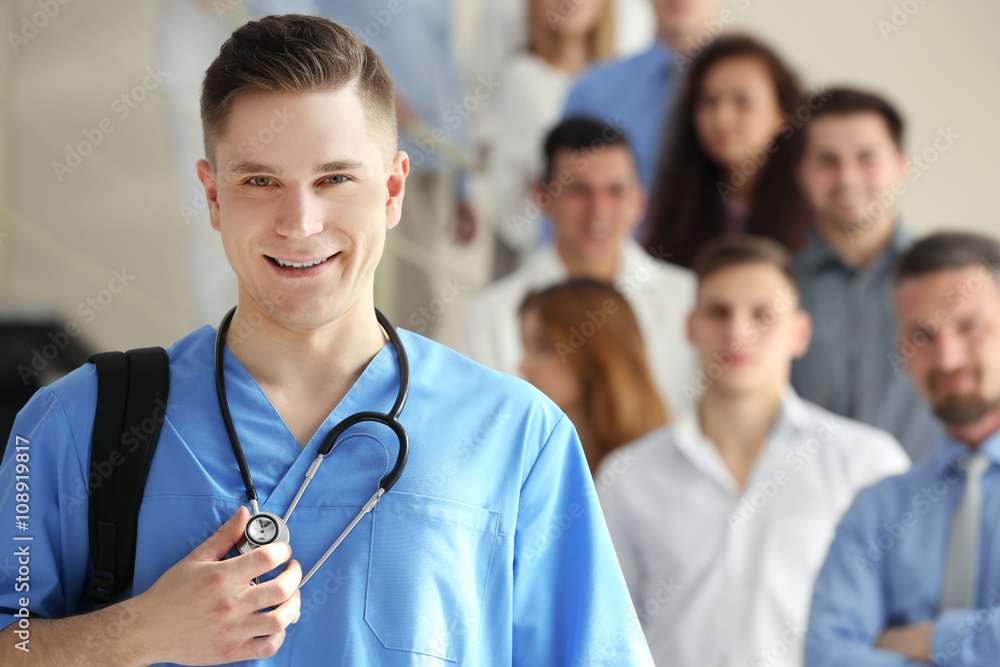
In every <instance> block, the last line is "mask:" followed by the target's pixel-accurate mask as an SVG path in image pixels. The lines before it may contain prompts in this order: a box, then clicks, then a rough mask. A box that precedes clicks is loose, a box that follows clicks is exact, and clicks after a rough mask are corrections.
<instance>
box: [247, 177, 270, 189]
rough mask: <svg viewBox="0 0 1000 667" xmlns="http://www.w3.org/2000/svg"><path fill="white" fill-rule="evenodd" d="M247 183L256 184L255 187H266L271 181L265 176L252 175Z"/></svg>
mask: <svg viewBox="0 0 1000 667" xmlns="http://www.w3.org/2000/svg"><path fill="white" fill-rule="evenodd" d="M249 183H251V184H253V185H256V186H257V187H261V188H266V187H267V186H268V185H271V183H273V181H272V180H271V179H270V178H268V177H267V176H254V177H252V178H251V179H250V180H249Z"/></svg>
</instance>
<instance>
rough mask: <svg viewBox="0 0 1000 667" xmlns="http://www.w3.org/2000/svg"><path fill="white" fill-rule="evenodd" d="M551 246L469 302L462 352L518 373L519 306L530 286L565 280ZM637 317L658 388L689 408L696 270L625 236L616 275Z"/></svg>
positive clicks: (672, 406) (674, 407)
mask: <svg viewBox="0 0 1000 667" xmlns="http://www.w3.org/2000/svg"><path fill="white" fill-rule="evenodd" d="M567 277H568V276H567V273H566V267H565V265H564V264H563V263H562V260H561V259H560V258H559V253H558V252H556V249H555V247H554V246H553V245H552V244H548V245H545V246H542V247H541V248H539V249H538V250H536V251H535V252H534V253H532V254H531V255H530V256H529V257H528V258H527V259H526V260H525V262H524V264H523V265H522V266H521V267H520V268H519V269H517V270H516V271H514V272H513V273H511V274H510V275H508V276H506V277H504V278H503V279H501V280H499V281H498V282H496V283H495V284H493V285H490V286H489V287H488V288H486V289H485V290H484V291H483V292H482V293H481V294H480V295H479V296H477V297H476V300H475V301H474V302H473V304H472V306H471V307H470V308H469V314H468V318H467V320H466V326H465V334H464V336H463V339H462V342H461V344H460V346H459V348H458V349H459V351H460V352H462V353H463V354H465V355H466V356H468V357H469V358H470V359H472V360H474V361H478V362H479V363H481V364H483V365H484V366H488V367H490V368H494V369H496V370H499V371H503V372H505V373H510V374H511V375H517V374H518V365H519V364H520V363H521V355H522V353H523V346H522V344H521V329H520V322H519V320H518V315H517V310H518V308H520V306H521V302H522V301H523V300H524V297H525V296H526V295H527V294H528V292H529V291H530V290H533V289H545V288H546V287H550V286H551V285H554V284H556V283H558V282H561V281H563V280H566V279H567ZM614 286H615V288H616V289H617V290H618V291H619V292H621V293H622V296H624V297H625V299H626V301H628V303H629V306H630V307H631V308H632V311H633V312H634V313H635V318H636V320H637V321H638V322H639V330H640V333H641V334H642V339H643V343H644V345H645V347H646V355H647V359H648V360H649V366H650V371H651V373H652V376H653V381H654V382H655V383H656V388H657V390H658V391H659V392H660V396H661V397H663V398H664V399H665V400H666V401H667V404H668V406H667V407H668V409H669V410H670V411H671V412H672V413H677V412H679V411H681V410H682V409H684V408H685V407H686V406H687V405H688V404H689V402H690V400H691V399H690V398H686V397H685V396H691V395H692V392H693V391H694V387H695V379H696V369H697V366H696V360H695V355H694V350H693V348H692V347H691V345H690V344H689V343H688V342H687V337H686V335H685V320H686V319H687V315H688V313H689V312H691V309H692V308H693V307H694V298H695V289H696V283H695V278H694V274H693V273H692V272H691V271H689V270H687V269H684V268H681V267H679V266H674V265H673V264H667V263H666V262H662V261H660V260H657V259H654V258H653V257H651V256H650V255H649V254H648V253H647V252H646V251H645V250H643V249H642V248H641V247H640V246H639V244H638V243H636V242H635V241H634V240H633V239H631V238H628V239H626V240H625V241H624V242H623V245H622V254H621V261H620V262H619V263H618V270H617V271H616V272H615V278H614Z"/></svg>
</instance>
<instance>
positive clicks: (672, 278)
mask: <svg viewBox="0 0 1000 667" xmlns="http://www.w3.org/2000/svg"><path fill="white" fill-rule="evenodd" d="M622 254H623V256H624V258H625V269H626V271H629V272H630V273H639V272H647V273H648V274H649V277H650V279H651V280H652V281H655V282H656V287H657V288H659V286H660V285H667V286H670V287H677V288H684V289H688V290H690V291H692V292H693V291H694V288H695V287H696V286H697V282H698V281H697V278H696V277H695V274H694V271H692V270H691V269H688V268H685V267H683V266H678V265H677V264H672V263H670V262H668V261H665V259H668V258H669V257H670V253H669V252H667V250H666V249H665V248H663V247H662V246H660V247H659V248H652V249H648V250H647V249H646V248H643V247H642V246H641V245H639V244H638V243H637V242H636V241H635V240H633V239H626V240H625V242H624V245H623V246H622ZM643 282H644V283H648V282H650V281H649V280H647V281H643ZM643 282H641V283H640V284H643Z"/></svg>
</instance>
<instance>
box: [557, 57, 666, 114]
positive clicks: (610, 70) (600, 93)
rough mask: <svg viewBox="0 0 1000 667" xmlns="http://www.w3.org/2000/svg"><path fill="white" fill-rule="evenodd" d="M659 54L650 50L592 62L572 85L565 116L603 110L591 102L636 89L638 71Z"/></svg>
mask: <svg viewBox="0 0 1000 667" xmlns="http://www.w3.org/2000/svg"><path fill="white" fill-rule="evenodd" d="M655 56H656V53H655V52H654V51H653V49H647V50H646V51H643V52H642V53H638V54H635V55H632V56H627V57H625V58H615V59H608V60H601V61H599V62H596V63H594V64H592V65H590V66H589V67H588V68H587V69H585V70H584V71H583V73H582V74H580V76H579V78H577V80H576V82H575V83H574V84H573V85H572V86H571V87H570V91H569V95H568V97H567V101H566V109H565V114H564V115H566V116H574V115H577V114H586V113H594V112H597V111H599V109H593V108H590V105H592V104H595V103H596V102H597V101H599V100H606V99H609V98H614V97H615V96H616V94H617V92H618V91H622V90H623V89H631V88H633V87H634V86H635V78H636V72H637V71H640V70H642V69H644V68H645V65H646V63H647V62H648V61H650V60H651V59H652V58H653V57H655Z"/></svg>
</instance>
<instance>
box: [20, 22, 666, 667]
mask: <svg viewBox="0 0 1000 667" xmlns="http://www.w3.org/2000/svg"><path fill="white" fill-rule="evenodd" d="M278 112H280V113H282V114H283V117H285V118H288V119H290V122H288V123H287V124H286V125H285V126H284V127H282V128H281V129H280V130H278V129H275V128H274V126H273V125H272V121H273V119H274V118H275V113H278ZM202 114H203V124H204V128H205V134H206V142H205V143H206V156H207V159H206V160H201V161H200V162H199V164H198V169H199V175H200V178H201V180H202V183H203V185H204V187H205V194H206V200H207V201H208V204H209V210H210V214H211V223H212V227H213V228H214V229H216V230H217V231H219V232H220V233H221V236H222V242H223V246H224V247H225V250H226V254H227V257H228V259H229V262H230V264H231V265H232V266H233V269H234V271H235V273H236V274H237V277H238V279H239V284H240V292H239V300H238V305H237V308H236V309H235V314H234V316H233V320H232V326H231V327H230V328H229V331H228V335H226V337H225V344H226V348H225V349H224V351H223V352H224V353H223V357H222V363H221V369H222V371H223V377H224V378H225V381H226V387H227V395H228V403H229V406H230V409H231V412H232V420H233V424H234V428H235V431H236V432H237V434H238V435H239V438H240V440H241V441H242V443H243V449H244V452H245V457H246V461H247V467H248V468H249V469H250V472H251V475H252V478H253V481H254V484H255V486H256V490H257V494H258V499H259V503H260V509H261V510H266V511H269V512H273V513H275V514H277V515H279V516H280V515H282V514H284V512H285V511H286V510H287V509H288V508H289V507H290V505H291V504H293V502H294V501H293V497H294V496H295V494H296V491H297V489H298V488H299V485H300V483H301V482H302V480H303V478H304V476H305V475H306V473H307V470H309V469H310V466H311V464H312V462H313V461H314V460H315V459H316V456H317V452H318V450H319V447H320V444H321V442H322V441H323V440H324V439H325V437H326V436H327V434H328V433H329V432H330V431H331V429H332V428H333V427H334V425H336V424H338V423H340V421H341V420H342V419H343V418H345V417H346V416H348V415H352V414H356V413H358V412H363V411H373V410H374V411H380V412H384V411H386V410H388V409H389V406H390V405H392V403H393V400H394V399H395V397H396V394H397V391H398V390H399V389H400V386H401V375H402V372H401V368H402V364H401V363H400V361H399V359H398V358H397V356H396V353H395V352H394V348H393V347H392V346H390V345H387V344H386V337H387V334H386V332H385V331H384V330H383V329H382V328H381V326H380V324H379V322H378V320H377V319H376V316H375V310H374V299H373V288H372V284H373V274H374V271H375V267H376V265H377V263H378V260H379V257H380V254H381V251H382V247H383V242H384V240H385V234H386V230H387V229H389V228H391V227H393V226H394V225H395V224H397V222H398V221H399V217H400V208H401V200H402V197H403V191H404V182H405V180H406V176H407V172H408V170H409V162H408V159H407V155H406V154H405V153H404V152H397V151H396V126H395V116H394V107H393V95H392V83H391V80H390V79H389V76H388V74H387V73H386V71H385V69H384V68H383V67H382V65H381V63H380V62H379V60H378V58H377V56H376V55H375V54H374V52H373V51H371V49H368V48H367V47H365V46H364V45H363V44H361V42H360V41H358V40H357V39H356V37H355V36H354V35H353V33H351V32H350V31H349V30H347V29H346V28H343V27H341V26H339V25H336V24H334V23H331V22H330V21H327V20H325V19H320V18H313V17H269V18H267V19H265V20H262V21H260V22H255V23H249V24H247V25H245V26H243V27H241V28H240V29H239V30H237V31H236V33H234V35H233V37H232V38H231V39H230V41H228V42H227V43H226V45H225V46H224V47H223V49H222V51H221V53H220V55H219V58H217V59H216V61H215V62H214V63H213V64H212V66H211V67H210V68H209V71H208V72H207V74H206V77H205V84H204V92H203V97H202ZM269 128H270V132H271V134H270V135H268V136H271V137H272V139H271V140H267V141H265V140H263V139H262V140H260V141H258V145H257V147H256V148H255V152H254V154H253V155H252V156H250V155H247V154H246V153H245V151H244V150H243V149H242V148H241V146H243V145H244V144H243V142H244V141H245V140H246V138H247V137H261V136H263V135H264V133H263V130H265V129H269ZM399 334H400V338H401V342H402V345H403V348H404V349H405V350H406V352H407V356H408V358H409V365H410V382H409V388H408V392H409V397H408V399H407V401H406V405H405V407H404V408H403V410H402V413H401V415H400V422H401V424H402V425H403V427H404V428H405V429H406V430H407V432H408V434H409V441H410V452H409V458H408V461H407V465H406V467H405V469H404V470H403V471H402V475H401V477H400V478H399V481H398V483H396V484H395V485H394V486H393V487H392V488H391V490H389V491H388V492H386V493H385V494H384V495H382V496H381V498H380V500H379V501H378V504H377V505H375V508H374V510H373V511H372V512H371V513H370V514H366V515H364V516H363V517H362V518H361V519H360V522H359V523H357V526H356V527H355V528H354V531H353V533H351V534H349V535H347V537H346V539H345V540H344V541H343V543H342V544H341V545H340V547H339V548H338V549H337V550H336V551H335V552H333V554H332V556H331V557H330V558H329V560H327V561H326V563H325V564H324V565H323V566H322V567H321V568H320V569H319V570H318V571H317V573H316V576H315V577H313V578H311V579H309V581H308V582H306V583H305V584H304V585H303V587H302V588H301V590H298V587H299V584H300V583H301V582H302V580H303V578H302V572H303V569H302V567H303V566H305V567H306V568H312V566H313V565H314V564H316V563H317V562H318V561H319V560H320V558H321V557H322V555H323V553H324V551H326V550H327V548H328V547H329V546H330V545H331V543H332V542H333V541H334V539H335V538H336V536H337V535H339V534H340V532H341V531H342V530H343V529H344V528H345V527H346V526H347V524H348V523H349V522H350V521H351V520H352V518H353V517H354V516H355V515H356V513H357V512H358V510H359V508H360V507H361V506H362V505H363V504H364V503H365V501H366V500H368V498H369V497H370V496H371V495H372V492H373V490H374V489H375V487H376V485H377V484H378V480H379V479H380V477H381V476H382V475H383V474H385V472H386V470H387V468H388V467H391V465H392V463H393V462H394V461H395V460H396V455H397V451H398V446H397V444H396V439H395V438H394V437H393V435H392V433H391V432H388V431H387V430H386V429H385V428H384V427H381V426H372V425H367V426H355V427H352V428H351V429H349V430H348V431H347V432H346V435H345V437H343V438H341V439H340V440H339V441H338V442H339V444H338V445H337V447H336V449H334V450H333V451H332V452H331V453H330V454H329V455H328V456H327V458H328V459H330V460H328V461H327V463H326V465H324V466H323V467H321V468H319V469H318V470H317V471H316V472H315V478H314V480H313V483H312V484H311V485H310V486H309V488H308V489H307V490H306V491H305V493H304V495H303V496H302V497H301V500H300V501H299V503H298V505H297V506H296V509H295V512H294V514H292V515H291V516H290V519H289V523H288V527H289V533H290V541H289V542H288V543H287V544H286V543H284V542H281V541H276V542H273V543H270V544H266V545H264V546H261V547H260V548H258V549H255V550H252V551H250V552H249V553H245V554H242V555H235V556H233V557H228V558H227V557H226V556H227V554H229V553H230V552H231V549H232V547H233V546H234V545H235V544H236V543H237V542H238V541H239V540H240V538H241V536H242V535H243V534H244V530H245V528H246V526H247V521H248V518H249V514H248V512H247V510H246V509H245V508H244V505H245V503H246V502H247V500H248V499H247V496H248V495H249V494H248V493H246V492H245V487H244V480H243V479H242V477H241V474H240V471H239V469H238V466H237V463H236V458H235V453H234V450H235V447H233V446H231V444H230V441H229V438H228V437H227V433H226V427H225V424H224V421H223V418H222V415H221V410H220V407H219V402H218V401H217V397H216V391H215V388H214V387H215V382H214V373H213V369H214V363H213V358H214V344H215V339H216V335H217V334H216V333H215V331H213V329H212V328H210V327H207V326H206V327H203V328H201V329H199V330H197V331H195V332H193V333H191V334H189V335H188V336H186V337H184V338H182V339H181V340H180V341H178V342H177V343H176V344H175V345H174V346H173V347H172V348H171V349H170V350H169V358H170V394H169V398H168V401H167V404H166V406H165V415H164V419H163V427H162V431H161V435H160V438H159V444H158V447H157V449H156V453H155V456H154V457H153V459H152V464H151V466H150V471H149V477H148V479H147V482H146V486H145V488H144V494H143V501H142V505H141V511H140V513H139V519H138V539H137V546H136V559H135V573H134V578H133V581H132V583H131V585H130V586H129V588H128V589H127V590H126V594H127V595H130V596H131V597H128V598H127V599H125V600H123V601H121V602H119V603H117V604H114V605H112V606H110V607H107V608H104V609H101V610H98V611H93V612H89V613H85V612H88V609H89V605H88V604H87V592H88V591H87V589H88V583H89V581H90V578H91V575H92V573H93V566H92V564H91V562H90V558H89V549H88V546H89V540H88V498H87V490H88V478H91V477H92V476H93V475H94V474H100V471H101V470H102V467H101V466H102V464H104V465H116V464H114V461H115V459H114V458H112V459H110V461H105V462H101V461H97V462H95V463H96V465H95V466H94V467H91V465H90V457H91V438H92V435H93V433H92V432H93V421H94V412H95V405H96V400H97V381H96V374H95V371H94V368H93V367H92V366H90V365H87V366H84V367H82V368H81V369H78V370H77V371H75V372H74V373H72V374H70V375H69V376H67V377H66V378H64V379H63V380H61V381H59V382H57V383H55V384H53V385H52V386H51V387H49V388H46V389H43V390H41V391H39V392H38V393H37V394H36V395H35V396H34V397H33V398H32V400H31V401H30V402H29V404H28V405H27V406H26V407H25V409H24V410H23V411H22V412H21V413H20V415H19V417H18V419H17V421H16V423H15V426H14V430H13V433H12V435H11V437H10V440H9V442H10V443H11V444H10V446H9V447H8V452H7V455H6V458H5V460H4V462H3V464H2V465H0V489H2V494H0V537H5V538H6V539H7V544H8V545H12V546H11V548H9V549H7V550H6V551H5V553H4V555H2V556H0V625H4V626H6V627H5V628H4V629H3V630H2V631H0V663H3V664H8V659H9V660H11V661H12V660H13V659H14V658H13V656H17V655H20V651H26V652H30V653H31V655H30V658H29V659H30V661H31V662H32V664H36V663H37V664H43V665H65V664H76V665H108V664H116V665H148V664H151V663H156V664H160V663H170V664H200V665H208V664H223V663H225V664H243V665H296V666H298V665H317V664H338V665H389V666H394V665H431V664H440V665H444V664H456V665H500V664H507V665H515V664H516V665H576V664H593V665H598V664H609V665H610V664H613V665H651V664H652V663H651V660H650V657H649V653H648V650H647V649H646V646H645V643H644V641H643V639H642V635H641V630H640V629H639V625H638V622H637V619H636V617H635V614H634V612H633V610H632V608H631V605H630V603H629V600H628V593H627V591H626V589H625V583H624V580H623V577H622V574H621V570H620V569H619V567H618V564H617V561H616V559H615V555H614V551H613V547H612V545H611V541H610V538H609V536H608V532H607V528H606V526H605V524H604V521H603V518H602V516H601V513H600V508H599V506H598V504H597V501H596V494H595V491H594V487H593V483H592V481H591V478H590V474H589V470H588V468H587V464H586V461H585V459H584V456H583V452H582V449H581V447H580V444H579V440H578V438H577V437H576V434H575V432H574V431H573V429H572V427H571V426H570V424H569V422H568V420H567V419H566V417H565V416H564V415H562V414H561V413H560V412H559V411H558V410H557V409H556V408H555V406H554V405H553V404H551V402H549V401H548V400H547V399H545V398H544V397H543V396H541V394H539V393H538V392H536V391H535V390H534V389H532V388H531V387H529V386H528V385H527V384H525V383H523V382H521V381H520V380H517V379H514V378H510V377H506V376H502V375H500V374H498V373H495V372H493V371H489V370H487V369H485V368H483V367H481V366H478V365H476V364H474V363H472V362H471V361H468V360H467V359H464V358H463V357H460V356H459V355H457V354H455V353H454V352H452V351H450V350H447V349H446V348H443V347H441V346H440V345H437V344H435V343H433V342H431V341H429V340H427V339H424V338H422V337H420V336H417V335H416V334H411V333H409V332H405V331H400V332H399ZM473 397H474V398H473ZM122 445H123V449H124V446H125V445H126V441H125V440H124V439H123V440H122ZM115 453H119V452H115ZM17 476H21V477H24V476H30V479H16V477H17ZM16 482H22V483H23V484H22V485H21V486H18V485H17V484H16ZM25 494H28V495H25ZM25 508H28V509H27V510H26V509H25ZM18 514H21V515H25V518H24V519H21V521H23V523H22V526H21V527H20V528H18V527H17V523H16V522H17V521H18V519H17V515H18ZM227 519H228V520H227ZM220 524H221V528H220ZM15 538H30V540H23V541H22V540H18V541H15ZM22 544H23V546H24V548H25V549H26V550H27V552H30V553H27V552H22V553H25V555H24V556H21V555H17V554H16V553H15V549H16V548H17V547H18V546H22ZM293 551H294V554H295V559H291V555H292V552H293ZM300 563H301V564H300ZM258 576H259V577H260V578H261V581H260V583H259V584H258V585H251V580H252V579H254V578H255V577H258ZM18 577H22V578H27V579H28V581H29V584H30V585H29V586H22V585H21V584H22V582H18V581H17V578H18ZM296 619H298V620H297V622H296Z"/></svg>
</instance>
